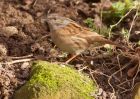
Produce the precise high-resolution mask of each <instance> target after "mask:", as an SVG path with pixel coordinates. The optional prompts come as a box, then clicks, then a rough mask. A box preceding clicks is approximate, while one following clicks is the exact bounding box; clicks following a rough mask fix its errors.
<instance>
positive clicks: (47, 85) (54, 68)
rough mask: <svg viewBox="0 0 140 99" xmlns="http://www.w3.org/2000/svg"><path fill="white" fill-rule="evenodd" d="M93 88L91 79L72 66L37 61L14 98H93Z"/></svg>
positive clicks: (94, 88)
mask: <svg viewBox="0 0 140 99" xmlns="http://www.w3.org/2000/svg"><path fill="white" fill-rule="evenodd" d="M95 90H96V86H95V84H94V83H93V81H92V80H91V79H90V78H88V76H85V75H84V74H81V73H79V72H77V71H76V70H74V69H73V68H70V67H67V66H66V67H62V66H59V65H56V64H52V63H49V62H45V61H37V62H34V63H33V65H32V70H31V78H30V80H29V81H28V82H27V83H26V84H25V85H24V86H22V87H21V88H20V89H19V90H17V91H16V93H15V96H14V99H94V97H93V96H91V94H93V93H94V92H95Z"/></svg>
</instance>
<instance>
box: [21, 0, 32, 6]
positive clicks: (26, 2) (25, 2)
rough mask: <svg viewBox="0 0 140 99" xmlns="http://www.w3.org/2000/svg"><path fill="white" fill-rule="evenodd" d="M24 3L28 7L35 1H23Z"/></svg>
mask: <svg viewBox="0 0 140 99" xmlns="http://www.w3.org/2000/svg"><path fill="white" fill-rule="evenodd" d="M23 3H24V4H26V5H30V4H32V3H33V0H23Z"/></svg>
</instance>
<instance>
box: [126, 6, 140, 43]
mask: <svg viewBox="0 0 140 99" xmlns="http://www.w3.org/2000/svg"><path fill="white" fill-rule="evenodd" d="M138 12H139V6H138V8H137V10H136V14H135V16H134V17H133V20H132V23H131V26H130V29H129V32H128V39H127V42H129V41H128V40H129V38H130V32H131V31H132V28H133V26H134V22H135V20H136V18H137V16H138Z"/></svg>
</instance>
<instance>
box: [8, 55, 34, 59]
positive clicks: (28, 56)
mask: <svg viewBox="0 0 140 99" xmlns="http://www.w3.org/2000/svg"><path fill="white" fill-rule="evenodd" d="M31 57H33V54H29V55H26V56H20V57H13V56H9V58H12V59H23V58H31Z"/></svg>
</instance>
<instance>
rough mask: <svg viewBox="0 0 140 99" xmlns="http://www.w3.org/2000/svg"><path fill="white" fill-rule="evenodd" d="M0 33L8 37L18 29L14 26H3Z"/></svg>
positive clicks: (16, 32)
mask: <svg viewBox="0 0 140 99" xmlns="http://www.w3.org/2000/svg"><path fill="white" fill-rule="evenodd" d="M0 34H2V35H4V36H6V37H10V36H13V35H14V34H18V29H17V28H16V27H14V26H7V27H3V28H2V29H1V31H0Z"/></svg>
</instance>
